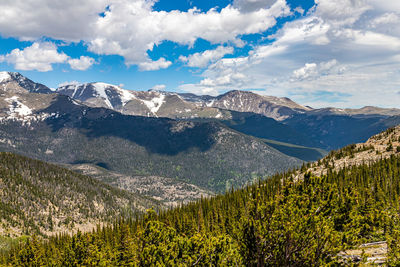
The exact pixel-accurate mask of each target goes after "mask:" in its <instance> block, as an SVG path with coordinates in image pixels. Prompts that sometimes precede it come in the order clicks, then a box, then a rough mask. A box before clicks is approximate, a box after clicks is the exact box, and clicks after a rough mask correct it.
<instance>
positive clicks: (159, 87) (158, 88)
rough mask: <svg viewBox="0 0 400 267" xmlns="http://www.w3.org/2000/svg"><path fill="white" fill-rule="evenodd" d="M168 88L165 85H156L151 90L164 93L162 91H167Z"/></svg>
mask: <svg viewBox="0 0 400 267" xmlns="http://www.w3.org/2000/svg"><path fill="white" fill-rule="evenodd" d="M166 87H167V86H166V85H165V84H156V85H154V86H153V87H152V88H151V89H152V90H157V91H162V90H165V88H166Z"/></svg>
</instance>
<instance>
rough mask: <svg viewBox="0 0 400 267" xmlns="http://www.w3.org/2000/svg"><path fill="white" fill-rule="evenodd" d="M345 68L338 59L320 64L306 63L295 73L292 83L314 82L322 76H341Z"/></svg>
mask: <svg viewBox="0 0 400 267" xmlns="http://www.w3.org/2000/svg"><path fill="white" fill-rule="evenodd" d="M345 69H346V67H345V66H340V65H338V62H337V60H336V59H332V60H330V61H326V62H320V63H318V64H317V63H306V64H304V67H301V68H299V69H296V70H294V71H293V75H292V81H294V80H299V81H301V80H306V79H308V80H314V79H318V78H320V77H321V76H322V75H330V74H340V73H343V72H344V71H345Z"/></svg>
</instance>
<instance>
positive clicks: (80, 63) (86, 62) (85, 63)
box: [68, 56, 95, 70]
mask: <svg viewBox="0 0 400 267" xmlns="http://www.w3.org/2000/svg"><path fill="white" fill-rule="evenodd" d="M94 63H95V60H94V59H93V58H91V57H87V56H81V57H80V58H75V59H69V60H68V64H69V65H70V66H71V69H73V70H87V69H88V68H90V67H91V66H92V65H93V64H94Z"/></svg>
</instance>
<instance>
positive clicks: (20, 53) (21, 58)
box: [2, 42, 68, 72]
mask: <svg viewBox="0 0 400 267" xmlns="http://www.w3.org/2000/svg"><path fill="white" fill-rule="evenodd" d="M67 59H68V56H67V55H66V54H64V53H59V52H58V51H57V46H56V45H55V44H53V43H50V42H35V43H33V44H32V45H31V46H29V47H26V48H24V49H23V50H20V49H18V48H17V49H14V50H12V51H11V52H10V53H9V54H6V55H4V56H3V57H2V61H5V62H7V63H9V64H13V65H14V67H15V69H17V70H37V71H42V72H45V71H51V70H52V69H53V67H52V64H55V63H64V62H65V61H66V60H67Z"/></svg>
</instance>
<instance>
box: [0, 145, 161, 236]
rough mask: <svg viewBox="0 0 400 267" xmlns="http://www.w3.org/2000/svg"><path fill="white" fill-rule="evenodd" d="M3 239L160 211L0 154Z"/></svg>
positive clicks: (106, 188) (79, 179) (71, 175)
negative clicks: (149, 211)
mask: <svg viewBox="0 0 400 267" xmlns="http://www.w3.org/2000/svg"><path fill="white" fill-rule="evenodd" d="M0 194H1V204H0V214H1V216H0V217H1V220H0V235H2V236H4V235H11V236H19V235H21V234H25V233H28V234H33V233H36V234H40V235H52V234H55V233H61V232H65V231H72V230H73V231H76V230H77V229H80V230H85V231H88V230H91V229H92V228H93V227H94V226H95V225H96V224H98V223H105V222H112V221H113V220H114V219H115V218H116V217H118V216H120V215H123V214H126V215H129V214H133V213H140V212H143V211H144V210H145V209H147V208H149V207H152V206H153V207H159V206H160V205H159V204H158V203H157V202H156V201H154V200H151V199H148V198H145V197H141V196H140V195H134V194H132V193H128V192H124V191H122V190H119V189H116V188H113V187H111V186H108V185H106V184H104V183H101V182H99V181H97V180H95V179H93V178H91V177H88V176H84V175H80V174H77V173H75V172H72V171H69V170H67V169H64V168H61V167H58V166H56V165H52V164H48V163H45V162H41V161H38V160H33V159H30V158H27V157H23V156H19V155H16V154H12V153H5V152H1V153H0Z"/></svg>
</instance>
